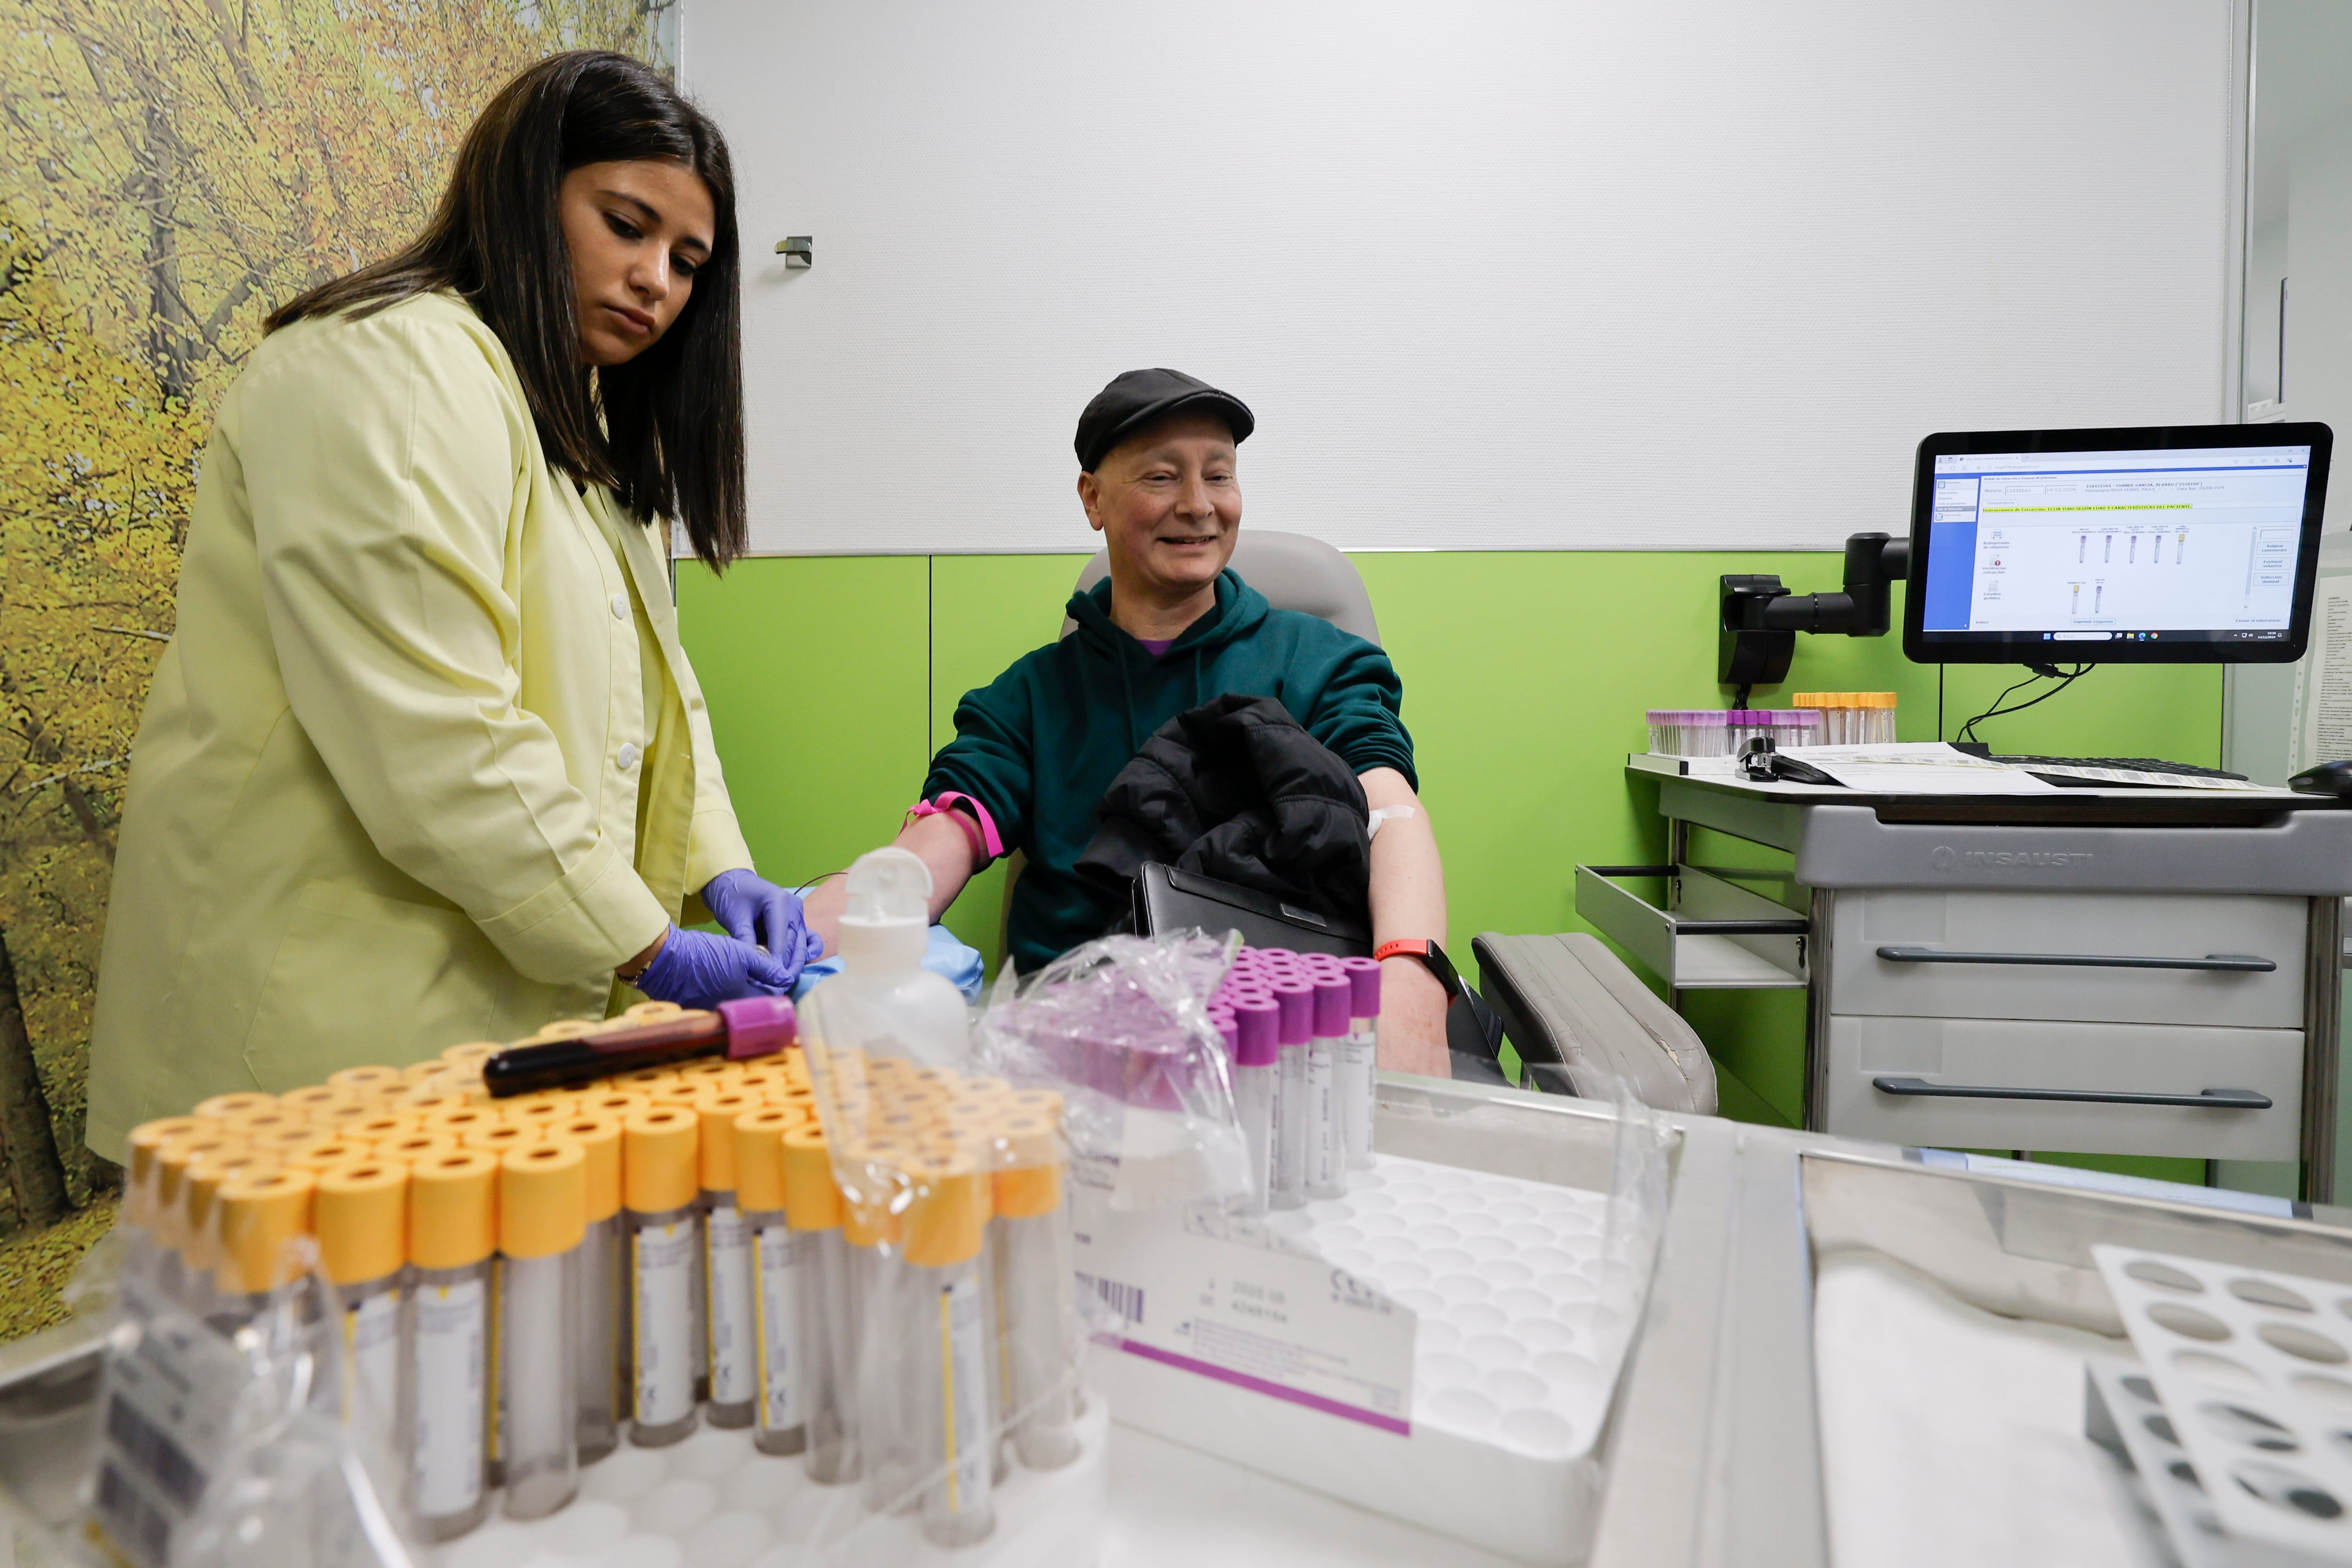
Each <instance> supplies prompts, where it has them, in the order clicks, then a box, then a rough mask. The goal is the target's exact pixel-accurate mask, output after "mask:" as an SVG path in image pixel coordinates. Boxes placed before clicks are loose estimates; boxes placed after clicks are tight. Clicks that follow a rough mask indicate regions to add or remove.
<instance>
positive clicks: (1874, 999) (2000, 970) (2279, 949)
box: [1829, 891, 2309, 1029]
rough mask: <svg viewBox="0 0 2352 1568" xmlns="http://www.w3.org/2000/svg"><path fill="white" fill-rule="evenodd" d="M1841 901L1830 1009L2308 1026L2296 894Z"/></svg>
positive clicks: (1917, 896)
mask: <svg viewBox="0 0 2352 1568" xmlns="http://www.w3.org/2000/svg"><path fill="white" fill-rule="evenodd" d="M1833 903H1834V905H1835V908H1834V913H1833V914H1832V917H1831V921H1830V927H1831V932H1832V941H1831V949H1830V951H1831V955H1832V956H1831V959H1830V963H1829V971H1830V974H1829V978H1830V998H1829V1003H1830V1010H1831V1011H1832V1012H1836V1013H1885V1014H1895V1015H1900V1016H1904V1017H1934V1018H2008V1019H2079V1020H2082V1021H2084V1022H2110V1023H2172V1024H2189V1023H2196V1024H2221V1025H2228V1026H2231V1027H2235V1028H2242V1029H2299V1028H2301V1027H2302V1025H2303V1005H2304V997H2303V974H2304V946H2305V923H2306V921H2307V920H2308V918H2309V909H2308V906H2307V904H2306V903H2305V900H2303V899H2300V898H2259V897H2246V896H2235V895H2222V894H2169V895H2157V894H2088V893H2031V894H2018V893H1934V892H1908V891H1906V892H1899V893H1890V892H1867V893H1840V894H1836V895H1835V897H1834V900H1833ZM2173 966H2180V967H2173Z"/></svg>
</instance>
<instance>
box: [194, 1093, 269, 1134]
mask: <svg viewBox="0 0 2352 1568" xmlns="http://www.w3.org/2000/svg"><path fill="white" fill-rule="evenodd" d="M277 1104H278V1096H277V1095H275V1094H264V1093H262V1092H259V1091H258V1090H252V1089H244V1090H239V1091H237V1092H236V1093H234V1094H215V1095H214V1096H213V1097H212V1098H211V1099H209V1100H200V1101H198V1102H197V1103H196V1108H195V1109H194V1111H192V1112H190V1113H189V1114H191V1115H193V1116H194V1117H195V1119H196V1120H197V1121H199V1122H209V1123H211V1124H214V1125H215V1126H219V1125H223V1124H226V1123H229V1122H232V1121H235V1120H236V1118H237V1117H239V1116H242V1115H246V1114H248V1113H252V1112H255V1111H268V1110H274V1109H275V1108H276V1107H277Z"/></svg>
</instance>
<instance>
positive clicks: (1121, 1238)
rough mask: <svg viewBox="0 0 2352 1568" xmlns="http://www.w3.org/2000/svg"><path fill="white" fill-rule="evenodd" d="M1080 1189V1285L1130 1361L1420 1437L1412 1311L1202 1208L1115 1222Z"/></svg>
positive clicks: (1108, 1337)
mask: <svg viewBox="0 0 2352 1568" xmlns="http://www.w3.org/2000/svg"><path fill="white" fill-rule="evenodd" d="M1086 1196H1087V1195H1086V1194H1085V1193H1084V1191H1083V1189H1082V1187H1081V1186H1080V1184H1079V1183H1078V1182H1076V1181H1073V1183H1072V1198H1073V1203H1072V1213H1071V1218H1072V1230H1073V1234H1074V1237H1075V1239H1076V1242H1077V1247H1076V1263H1077V1270H1078V1275H1079V1278H1080V1280H1081V1281H1082V1282H1084V1283H1086V1284H1087V1285H1088V1286H1090V1287H1091V1289H1092V1290H1093V1291H1095V1293H1096V1295H1097V1296H1098V1297H1099V1298H1100V1299H1101V1300H1102V1301H1103V1302H1104V1304H1105V1305H1107V1306H1108V1307H1109V1308H1110V1309H1111V1311H1112V1312H1113V1313H1115V1314H1116V1315H1117V1316H1118V1318H1119V1319H1120V1320H1121V1322H1120V1325H1119V1327H1118V1329H1117V1330H1115V1331H1111V1332H1105V1333H1097V1336H1096V1337H1097V1339H1098V1340H1100V1341H1102V1342H1103V1343H1107V1344H1109V1345H1113V1346H1115V1347H1117V1348H1118V1349H1119V1350H1121V1351H1124V1352H1126V1353H1127V1354H1129V1355H1136V1356H1141V1357H1142V1358H1144V1359H1145V1360H1147V1361H1156V1362H1159V1363H1160V1364H1162V1365H1165V1366H1172V1367H1176V1368H1179V1369H1180V1370H1182V1371H1185V1372H1190V1373H1193V1374H1195V1375H1199V1376H1202V1377H1207V1378H1212V1379H1213V1380H1215V1381H1217V1382H1220V1383H1227V1384H1233V1385H1237V1386H1239V1387H1243V1388H1248V1389H1253V1390H1255V1391H1256V1392H1257V1393H1260V1394H1264V1395H1266V1396H1270V1397H1272V1398H1276V1399H1283V1400H1287V1401H1289V1402H1290V1403H1292V1404H1294V1405H1304V1406H1307V1407H1308V1408H1309V1409H1314V1410H1320V1411H1323V1412H1324V1413H1326V1414H1327V1415H1332V1416H1344V1417H1346V1418H1347V1419H1349V1420H1351V1421H1360V1422H1363V1423H1364V1424H1365V1425H1367V1426H1371V1427H1381V1429H1383V1430H1385V1431H1390V1432H1394V1433H1396V1434H1398V1435H1399V1436H1407V1435H1410V1434H1411V1432H1412V1356H1413V1334H1414V1327H1415V1318H1414V1315H1413V1312H1412V1309H1411V1308H1410V1307H1407V1306H1405V1305H1403V1304H1402V1303H1401V1302H1398V1301H1391V1300H1390V1299H1389V1298H1388V1297H1387V1296H1384V1295H1382V1294H1381V1292H1380V1291H1378V1290H1377V1289H1375V1288H1374V1287H1373V1286H1372V1285H1371V1284H1370V1283H1369V1282H1368V1281H1363V1280H1360V1279H1358V1278H1356V1276H1354V1275H1353V1274H1350V1273H1349V1272H1348V1271H1347V1270H1344V1269H1340V1268H1338V1267H1335V1266H1334V1265H1332V1264H1330V1263H1328V1262H1326V1261H1324V1260H1322V1259H1320V1258H1318V1257H1316V1256H1314V1255H1313V1254H1311V1253H1307V1252H1304V1251H1301V1250H1298V1249H1296V1248H1295V1247H1293V1246H1292V1245H1291V1244H1289V1243H1288V1242H1286V1240H1285V1239H1283V1238H1281V1237H1279V1236H1277V1235H1276V1233H1275V1232H1273V1231H1272V1230H1271V1229H1269V1228H1267V1227H1266V1226H1265V1223H1264V1222H1263V1221H1260V1220H1255V1219H1251V1218H1244V1217H1240V1216H1232V1215H1226V1214H1223V1213H1222V1212H1219V1211H1218V1210H1216V1209H1215V1208H1214V1207H1212V1206H1210V1205H1206V1204H1193V1205H1189V1206H1184V1207H1167V1208H1160V1209H1153V1210H1147V1211H1143V1212H1139V1213H1137V1212H1130V1213H1125V1214H1113V1213H1111V1212H1109V1210H1108V1209H1107V1208H1105V1207H1102V1206H1100V1205H1099V1204H1089V1203H1088V1202H1087V1201H1086V1200H1085V1199H1086Z"/></svg>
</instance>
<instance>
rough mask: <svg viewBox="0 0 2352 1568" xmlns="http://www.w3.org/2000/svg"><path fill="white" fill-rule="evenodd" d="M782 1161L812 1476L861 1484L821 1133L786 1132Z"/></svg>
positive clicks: (832, 1197) (844, 1251) (848, 1340)
mask: <svg viewBox="0 0 2352 1568" xmlns="http://www.w3.org/2000/svg"><path fill="white" fill-rule="evenodd" d="M783 1161H784V1223H785V1224H787V1225H788V1226H790V1227H791V1228H792V1230H793V1237H794V1239H795V1240H796V1241H797V1243H798V1245H797V1247H796V1248H795V1249H794V1260H793V1273H794V1274H795V1275H796V1276H797V1277H798V1280H797V1283H798V1286H799V1291H800V1334H801V1353H802V1354H801V1362H802V1364H803V1366H804V1367H806V1369H807V1375H806V1376H805V1377H804V1378H803V1380H802V1383H801V1390H800V1398H801V1411H802V1417H803V1424H804V1425H805V1427H807V1431H808V1438H807V1443H808V1474H809V1479H811V1480H813V1481H820V1482H823V1483H824V1484H825V1485H827V1486H832V1485H836V1484H838V1483H840V1482H844V1481H854V1480H856V1479H857V1477H858V1471H859V1468H860V1466H859V1452H858V1443H857V1406H856V1397H855V1395H856V1372H857V1350H858V1345H857V1340H858V1333H857V1330H858V1318H857V1315H856V1311H855V1305H854V1297H853V1292H852V1284H851V1272H850V1264H851V1259H850V1247H849V1244H848V1242H847V1240H846V1239H845V1237H844V1235H843V1207H844V1205H843V1204H842V1201H841V1192H840V1189H839V1188H838V1187H836V1186H834V1181H833V1160H832V1157H831V1154H830V1151H829V1150H828V1148H827V1146H826V1144H825V1137H824V1129H823V1128H821V1127H819V1126H817V1125H816V1124H814V1123H806V1122H804V1123H803V1124H801V1125H799V1126H797V1127H794V1128H793V1129H792V1131H790V1132H788V1133H786V1134H784V1135H783Z"/></svg>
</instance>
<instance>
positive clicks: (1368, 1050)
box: [1339, 958, 1381, 1171]
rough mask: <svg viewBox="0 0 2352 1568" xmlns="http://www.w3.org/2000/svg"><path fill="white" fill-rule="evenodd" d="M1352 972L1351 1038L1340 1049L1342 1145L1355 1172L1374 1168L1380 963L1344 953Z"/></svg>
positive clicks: (1341, 963)
mask: <svg viewBox="0 0 2352 1568" xmlns="http://www.w3.org/2000/svg"><path fill="white" fill-rule="evenodd" d="M1339 967H1340V968H1341V970H1343V971H1344V972H1345V973H1346V975H1347V977H1348V988H1349V989H1348V1039H1347V1042H1346V1044H1344V1045H1343V1046H1342V1047H1341V1048H1340V1051H1339V1146H1340V1151H1341V1154H1342V1156H1343V1157H1344V1158H1345V1159H1346V1160H1347V1162H1348V1168H1349V1170H1351V1171H1365V1170H1370V1169H1371V1168H1372V1118H1373V1113H1374V1112H1375V1110H1376V1108H1377V1106H1378V1103H1379V1096H1380V1060H1381V965H1380V960H1379V959H1377V958H1342V959H1341V960H1340V961H1339Z"/></svg>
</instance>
